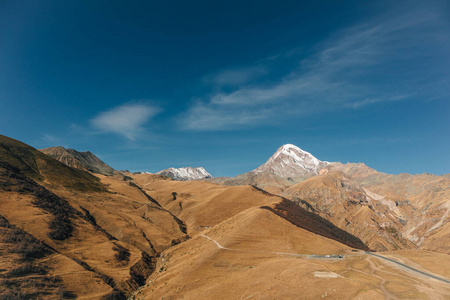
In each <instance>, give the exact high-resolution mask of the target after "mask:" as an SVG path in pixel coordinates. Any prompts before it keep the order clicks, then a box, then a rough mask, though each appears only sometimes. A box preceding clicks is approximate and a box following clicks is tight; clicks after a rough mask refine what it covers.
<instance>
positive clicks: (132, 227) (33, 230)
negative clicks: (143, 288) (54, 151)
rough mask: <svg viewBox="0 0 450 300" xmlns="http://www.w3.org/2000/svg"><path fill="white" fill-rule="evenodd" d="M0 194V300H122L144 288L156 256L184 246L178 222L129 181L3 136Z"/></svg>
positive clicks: (0, 155)
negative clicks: (92, 171) (106, 299)
mask: <svg viewBox="0 0 450 300" xmlns="http://www.w3.org/2000/svg"><path fill="white" fill-rule="evenodd" d="M99 176H103V175H99ZM0 194H1V198H2V201H1V202H0V219H1V223H2V224H3V225H1V226H0V227H1V228H0V238H1V242H0V252H1V253H2V258H3V257H5V259H4V260H3V259H2V263H1V269H2V271H0V280H1V282H2V284H1V285H0V286H1V288H0V298H5V297H6V298H27V297H35V296H33V295H36V293H38V295H39V297H46V298H48V297H50V298H51V297H57V296H58V295H66V296H67V297H69V296H70V297H72V296H73V297H88V298H89V299H100V298H103V297H116V298H117V299H121V298H124V297H125V296H127V295H129V294H130V293H131V292H132V291H134V290H135V289H137V288H138V287H139V286H140V285H142V284H144V283H145V278H146V277H148V276H149V275H150V274H151V273H152V272H153V269H154V265H155V263H156V257H157V256H158V255H159V253H160V252H161V251H163V250H164V249H166V248H168V247H170V246H171V245H172V244H173V243H176V242H179V241H181V240H183V239H186V238H187V237H186V234H185V227H184V224H183V223H182V222H181V221H180V220H179V219H178V218H176V217H174V216H173V215H172V214H171V213H170V212H168V211H166V210H165V209H163V208H162V207H161V206H160V205H159V204H157V203H155V202H152V200H153V199H151V198H149V197H148V196H147V195H146V194H145V193H143V192H142V191H141V190H140V189H139V188H138V187H136V186H133V185H130V184H129V182H128V181H124V180H123V179H120V178H114V177H109V176H103V177H102V178H101V179H100V178H98V177H95V176H93V175H91V174H90V173H88V172H85V171H82V170H79V169H75V168H71V167H69V166H66V165H65V164H62V163H61V162H59V161H57V160H55V159H53V158H51V157H49V156H47V155H45V154H43V153H41V152H40V151H38V150H36V149H34V148H32V147H30V146H28V145H26V144H24V143H21V142H19V141H17V140H14V139H11V138H8V137H5V136H1V137H0ZM36 286H42V287H43V288H42V290H41V291H39V292H38V291H36ZM71 295H72V296H71Z"/></svg>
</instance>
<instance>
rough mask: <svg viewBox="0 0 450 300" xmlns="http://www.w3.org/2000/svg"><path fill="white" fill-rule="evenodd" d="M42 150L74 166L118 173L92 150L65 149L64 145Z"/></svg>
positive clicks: (94, 170)
mask: <svg viewBox="0 0 450 300" xmlns="http://www.w3.org/2000/svg"><path fill="white" fill-rule="evenodd" d="M40 151H41V152H43V153H45V154H47V155H49V156H51V157H53V158H55V159H57V160H59V161H60V162H62V163H64V164H66V165H68V166H69V167H72V168H76V169H80V170H84V171H90V172H92V173H97V174H103V175H107V176H111V175H114V174H117V173H118V172H117V171H116V170H114V169H113V168H111V167H110V166H108V165H107V164H105V163H104V162H103V161H101V160H100V159H99V158H98V157H97V156H95V155H94V154H93V153H92V152H90V151H86V152H79V151H76V150H74V149H65V148H64V147H50V148H45V149H40Z"/></svg>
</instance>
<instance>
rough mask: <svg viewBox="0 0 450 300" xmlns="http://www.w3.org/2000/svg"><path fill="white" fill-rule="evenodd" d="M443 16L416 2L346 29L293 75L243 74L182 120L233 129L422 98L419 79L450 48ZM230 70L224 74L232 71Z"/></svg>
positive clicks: (435, 67) (206, 127)
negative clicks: (260, 78) (257, 77)
mask: <svg viewBox="0 0 450 300" xmlns="http://www.w3.org/2000/svg"><path fill="white" fill-rule="evenodd" d="M445 22H446V21H443V17H442V16H441V15H440V12H439V11H438V10H436V9H429V10H424V9H421V10H418V9H416V10H411V11H409V12H402V13H391V14H390V15H384V16H382V17H379V18H378V19H374V20H371V21H368V22H366V23H364V24H359V25H357V26H354V27H351V28H347V29H344V30H341V31H339V32H337V33H336V34H335V35H334V36H332V37H330V38H328V39H327V40H325V41H323V42H322V43H320V44H318V45H316V46H315V49H316V50H315V51H314V53H313V54H312V55H310V56H308V57H305V58H304V59H303V60H302V61H301V62H300V64H299V65H300V67H299V68H296V69H293V70H292V72H291V73H290V74H288V75H285V76H283V77H279V78H278V79H277V78H275V79H274V78H271V80H270V81H269V80H268V79H266V80H265V81H264V83H260V84H255V83H253V84H249V83H248V81H246V80H245V79H246V78H247V77H246V76H244V75H242V76H241V78H240V80H236V83H239V82H241V83H242V84H240V86H239V87H237V88H236V89H234V91H232V92H223V91H222V92H217V93H215V94H213V95H212V96H211V97H209V99H207V100H205V101H196V102H195V103H193V104H192V106H191V107H190V109H189V110H188V111H187V112H186V113H185V115H184V116H183V117H182V119H181V122H182V125H183V128H187V129H190V130H229V129H235V128H240V127H244V126H259V125H262V124H267V123H268V122H271V121H275V120H281V119H283V120H285V119H286V118H290V117H293V116H296V117H299V116H302V115H304V114H310V113H320V112H323V111H327V110H339V109H349V108H352V109H359V108H361V107H365V106H368V105H375V104H380V103H383V102H391V101H400V100H407V99H412V98H414V97H416V96H418V95H420V96H421V97H422V98H423V97H424V95H423V91H421V89H420V86H422V87H423V86H424V85H426V84H430V82H431V81H432V80H434V79H436V76H435V75H436V74H439V72H440V73H442V69H443V67H442V66H441V65H439V63H436V60H437V59H436V58H434V57H435V56H436V54H437V53H446V51H444V50H449V51H450V47H449V46H450V42H449V39H448V38H445V35H443V34H442V33H444V32H446V31H447V30H448V28H449V27H448V23H445ZM443 23H445V24H443ZM442 25H444V26H442ZM411 37H413V38H411ZM444 55H446V57H447V58H448V54H444ZM441 57H442V56H441ZM278 59H279V58H278ZM433 72H434V73H433ZM225 74H227V75H223V76H224V77H223V78H225V79H223V80H222V81H223V82H226V81H227V80H226V79H230V80H231V78H232V77H233V74H232V73H225ZM242 74H245V72H243V73H242ZM268 75H270V74H268ZM427 76H428V77H430V79H428V81H426V80H427V78H426V77H427ZM218 78H220V77H218ZM236 78H237V79H239V76H236ZM218 81H220V80H218ZM267 82H269V83H267ZM428 96H429V95H428Z"/></svg>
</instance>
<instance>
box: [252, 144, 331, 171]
mask: <svg viewBox="0 0 450 300" xmlns="http://www.w3.org/2000/svg"><path fill="white" fill-rule="evenodd" d="M327 164H328V162H322V161H320V160H318V159H317V158H315V157H314V156H313V155H312V154H311V153H309V152H306V151H304V150H302V149H300V148H299V147H297V146H295V145H292V144H286V145H283V146H281V147H280V148H279V149H278V150H277V152H275V154H274V155H272V156H271V157H270V158H269V159H268V160H267V162H266V163H265V164H263V165H261V166H260V167H258V168H257V169H255V170H253V171H252V173H261V172H270V173H274V174H277V175H278V176H281V177H296V176H305V175H311V174H313V175H317V174H318V171H319V170H320V169H321V168H322V167H324V166H326V165H327Z"/></svg>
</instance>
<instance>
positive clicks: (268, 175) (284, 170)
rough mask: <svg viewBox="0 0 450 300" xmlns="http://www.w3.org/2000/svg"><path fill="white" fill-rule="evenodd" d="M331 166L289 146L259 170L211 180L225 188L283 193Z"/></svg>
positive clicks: (279, 149) (297, 148)
mask: <svg viewBox="0 0 450 300" xmlns="http://www.w3.org/2000/svg"><path fill="white" fill-rule="evenodd" d="M329 164H330V163H329V162H326V161H320V160H318V159H317V158H316V157H314V156H313V155H312V154H311V153H309V152H306V151H304V150H302V149H300V148H299V147H297V146H295V145H292V144H286V145H283V146H281V147H280V148H278V150H277V151H276V152H275V153H274V154H273V155H272V156H271V157H270V158H269V159H268V160H267V161H266V162H265V163H264V164H262V165H261V166H259V167H258V168H256V169H254V170H252V171H250V172H247V173H244V174H241V175H238V176H236V177H231V178H230V177H221V178H212V179H210V180H209V181H211V182H215V183H219V184H224V185H245V184H250V185H254V186H258V187H261V188H264V189H265V190H267V191H269V192H272V193H279V192H281V191H282V190H284V189H286V188H288V187H289V186H291V185H293V184H295V183H298V182H301V181H303V180H305V179H308V178H310V177H313V176H316V175H318V174H319V171H320V170H321V169H323V168H325V167H326V166H328V165H329Z"/></svg>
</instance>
